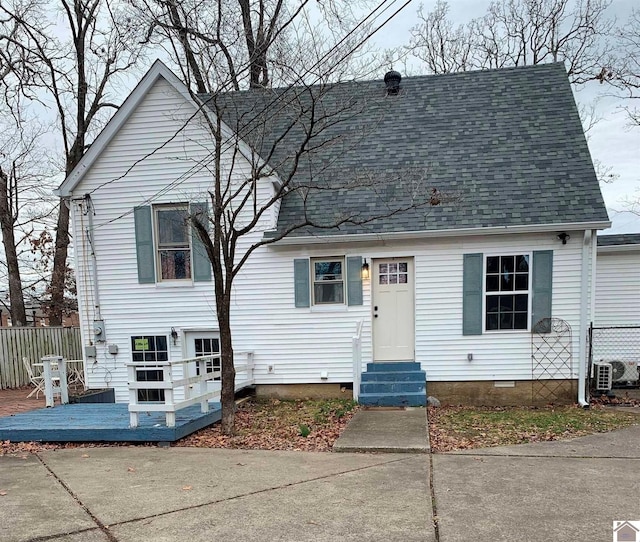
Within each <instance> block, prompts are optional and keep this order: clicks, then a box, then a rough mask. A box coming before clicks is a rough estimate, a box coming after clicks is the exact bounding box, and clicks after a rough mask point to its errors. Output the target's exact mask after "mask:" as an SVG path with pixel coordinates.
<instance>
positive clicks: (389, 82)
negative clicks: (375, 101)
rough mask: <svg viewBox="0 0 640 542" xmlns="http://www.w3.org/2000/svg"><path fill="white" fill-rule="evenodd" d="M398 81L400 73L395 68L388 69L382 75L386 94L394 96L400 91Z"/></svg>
mask: <svg viewBox="0 0 640 542" xmlns="http://www.w3.org/2000/svg"><path fill="white" fill-rule="evenodd" d="M400 81H402V75H400V73H399V72H397V71H395V70H391V71H388V72H387V73H385V75H384V84H385V85H386V87H387V96H395V95H396V94H398V93H399V92H400Z"/></svg>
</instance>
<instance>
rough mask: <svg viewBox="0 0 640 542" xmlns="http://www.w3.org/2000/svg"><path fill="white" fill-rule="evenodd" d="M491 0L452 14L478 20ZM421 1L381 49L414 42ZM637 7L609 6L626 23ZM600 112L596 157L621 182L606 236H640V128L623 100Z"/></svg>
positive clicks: (626, 1)
mask: <svg viewBox="0 0 640 542" xmlns="http://www.w3.org/2000/svg"><path fill="white" fill-rule="evenodd" d="M422 4H423V5H424V10H425V12H428V11H431V10H432V9H433V7H434V6H435V4H436V0H427V1H424V2H422ZM488 5H489V1H487V0H450V1H449V6H450V11H449V16H450V18H451V20H452V21H454V22H455V23H461V24H462V23H466V22H467V21H469V20H470V19H472V18H474V17H479V16H482V15H483V14H484V13H486V9H487V6H488ZM419 6H420V2H419V1H417V0H414V1H413V2H412V3H411V4H410V5H409V6H407V7H406V8H405V9H404V11H403V12H401V13H400V14H398V15H397V16H396V18H395V19H394V20H393V21H391V22H390V23H389V24H388V25H387V26H386V27H385V28H384V29H382V30H381V35H379V36H376V38H375V39H376V43H377V44H378V45H379V46H381V47H397V46H401V45H405V44H406V43H408V41H409V30H410V28H411V27H412V26H414V25H415V24H416V12H417V10H418V7H419ZM633 6H636V7H640V2H639V1H638V0H613V2H612V5H611V6H610V8H609V12H610V14H611V15H612V16H615V17H616V19H617V20H618V22H623V21H626V19H627V17H628V16H629V14H630V13H631V8H632V7H633ZM604 91H605V88H604V87H603V86H602V85H600V84H598V83H593V84H590V85H588V88H585V89H583V90H581V91H580V92H578V93H577V94H576V93H574V94H575V95H576V99H577V100H578V101H579V102H581V101H584V102H590V101H592V100H593V99H594V98H595V97H598V96H599V95H601V94H602V93H603V92H604ZM597 103H598V105H597V113H598V116H601V117H602V120H601V121H600V122H598V124H596V126H595V127H594V128H592V129H591V130H590V132H589V135H588V138H589V149H590V151H591V156H592V158H593V159H595V160H599V161H600V162H602V163H603V164H604V165H607V166H611V167H612V168H613V172H614V173H615V174H616V175H618V178H617V179H616V180H615V181H614V182H612V183H610V184H602V185H601V188H602V194H603V196H604V200H605V203H606V205H607V209H608V211H609V218H610V219H611V220H612V221H613V227H612V228H611V229H609V230H606V231H605V232H601V233H640V216H636V215H634V214H631V213H629V212H621V211H624V209H625V203H624V202H625V200H630V199H636V200H637V199H640V127H634V128H630V127H629V123H628V121H627V117H626V114H625V113H624V112H623V111H621V110H620V105H621V101H620V100H617V99H613V98H608V97H602V98H600V99H599V100H598V102H597Z"/></svg>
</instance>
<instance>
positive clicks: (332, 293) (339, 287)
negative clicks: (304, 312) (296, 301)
mask: <svg viewBox="0 0 640 542" xmlns="http://www.w3.org/2000/svg"><path fill="white" fill-rule="evenodd" d="M343 270H344V259H343V258H325V259H317V260H312V274H313V304H314V305H327V304H336V303H341V304H343V303H344V290H345V288H344V272H343Z"/></svg>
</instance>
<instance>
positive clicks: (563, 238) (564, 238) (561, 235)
mask: <svg viewBox="0 0 640 542" xmlns="http://www.w3.org/2000/svg"><path fill="white" fill-rule="evenodd" d="M558 239H560V241H562V244H563V245H566V244H567V241H568V240H569V239H571V236H570V235H569V234H568V233H567V232H564V231H562V232H560V233H559V234H558Z"/></svg>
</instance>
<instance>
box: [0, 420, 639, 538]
mask: <svg viewBox="0 0 640 542" xmlns="http://www.w3.org/2000/svg"><path fill="white" fill-rule="evenodd" d="M639 497H640V426H636V427H631V428H628V429H624V430H621V431H617V432H614V433H608V434H601V435H593V436H590V437H584V438H580V439H575V440H571V441H564V442H550V443H539V444H530V445H523V446H513V447H503V448H491V449H485V450H479V451H474V452H465V453H453V454H434V455H431V454H397V453H394V454H385V453H376V454H373V453H364V454H362V453H361V454H354V453H340V454H335V453H324V454H323V453H303V452H267V451H243V450H210V449H191V448H167V449H161V448H154V447H119V448H118V447H113V448H86V449H80V448H76V449H68V450H57V451H49V452H41V453H38V454H27V455H25V456H24V457H0V540H2V541H3V542H25V541H31V542H36V541H44V540H52V541H55V542H59V541H65V542H85V541H86V542H98V541H100V542H106V541H110V542H141V541H145V542H148V541H152V542H155V541H158V542H165V541H166V542H174V541H176V542H178V541H188V542H199V541H207V542H209V541H211V540H225V541H235V540H242V541H254V540H255V541H260V542H269V541H292V542H305V541H320V542H322V541H327V542H328V541H337V540H339V541H343V540H345V541H363V542H364V541H367V542H368V541H398V542H405V541H406V542H411V541H426V542H456V541H463V540H464V541H467V540H470V539H473V540H474V541H479V542H496V541H503V540H504V541H506V540H513V539H514V538H515V539H518V540H526V541H528V542H537V541H540V542H542V541H545V542H546V541H548V540H553V541H554V542H555V541H560V542H563V541H567V542H574V541H575V540H588V541H601V540H604V541H606V540H612V521H614V520H629V521H640V506H639V505H638V502H639V501H638V499H639ZM434 517H435V518H436V520H435V521H434Z"/></svg>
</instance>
